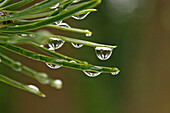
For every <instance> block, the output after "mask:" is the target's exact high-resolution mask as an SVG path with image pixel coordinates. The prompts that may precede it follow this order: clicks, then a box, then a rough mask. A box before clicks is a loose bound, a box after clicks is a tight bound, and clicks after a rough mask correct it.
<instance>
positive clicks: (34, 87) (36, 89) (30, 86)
mask: <svg viewBox="0 0 170 113" xmlns="http://www.w3.org/2000/svg"><path fill="white" fill-rule="evenodd" d="M28 87H29V88H31V89H32V91H33V92H39V89H38V87H36V86H34V85H28Z"/></svg>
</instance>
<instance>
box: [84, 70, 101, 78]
mask: <svg viewBox="0 0 170 113" xmlns="http://www.w3.org/2000/svg"><path fill="white" fill-rule="evenodd" d="M83 72H84V73H85V74H86V75H87V76H89V77H96V76H99V75H100V73H101V72H95V71H83Z"/></svg>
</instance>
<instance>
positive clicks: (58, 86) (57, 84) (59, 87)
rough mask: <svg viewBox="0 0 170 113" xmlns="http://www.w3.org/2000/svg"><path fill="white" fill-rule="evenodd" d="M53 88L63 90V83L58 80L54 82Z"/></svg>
mask: <svg viewBox="0 0 170 113" xmlns="http://www.w3.org/2000/svg"><path fill="white" fill-rule="evenodd" d="M52 86H53V87H55V88H57V89H61V88H62V87H63V82H62V81H61V80H59V79H56V80H54V81H53V83H52Z"/></svg>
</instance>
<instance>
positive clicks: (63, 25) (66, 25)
mask: <svg viewBox="0 0 170 113" xmlns="http://www.w3.org/2000/svg"><path fill="white" fill-rule="evenodd" d="M55 24H56V25H57V26H61V27H65V28H71V27H70V26H69V25H68V24H67V23H64V22H63V21H59V22H55Z"/></svg>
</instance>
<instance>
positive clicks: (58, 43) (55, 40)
mask: <svg viewBox="0 0 170 113" xmlns="http://www.w3.org/2000/svg"><path fill="white" fill-rule="evenodd" d="M50 39H51V40H50V42H48V46H49V48H53V49H54V50H55V49H59V48H60V47H61V46H62V45H63V44H64V42H65V41H63V40H61V39H58V38H50Z"/></svg>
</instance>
